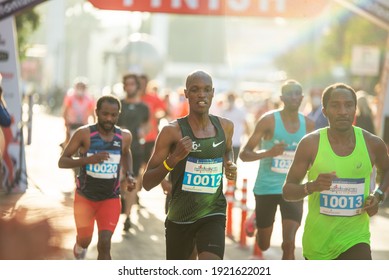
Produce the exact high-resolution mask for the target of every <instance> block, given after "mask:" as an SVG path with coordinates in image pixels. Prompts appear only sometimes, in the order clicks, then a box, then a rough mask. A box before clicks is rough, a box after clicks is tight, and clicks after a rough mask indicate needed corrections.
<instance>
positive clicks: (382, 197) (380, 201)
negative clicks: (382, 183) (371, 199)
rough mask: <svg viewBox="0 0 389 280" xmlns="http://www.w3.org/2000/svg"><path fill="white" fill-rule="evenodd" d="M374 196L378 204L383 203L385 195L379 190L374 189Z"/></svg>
mask: <svg viewBox="0 0 389 280" xmlns="http://www.w3.org/2000/svg"><path fill="white" fill-rule="evenodd" d="M374 195H375V196H376V197H378V199H379V203H382V202H383V201H384V199H385V194H384V192H383V191H381V190H380V189H376V190H375V192H374Z"/></svg>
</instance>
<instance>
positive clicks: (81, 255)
mask: <svg viewBox="0 0 389 280" xmlns="http://www.w3.org/2000/svg"><path fill="white" fill-rule="evenodd" d="M77 247H78V246H77V243H75V244H74V247H73V255H74V258H75V259H76V260H84V259H85V256H86V252H87V250H88V249H86V248H81V247H80V248H81V250H79V249H78V248H77Z"/></svg>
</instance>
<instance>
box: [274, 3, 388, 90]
mask: <svg viewBox="0 0 389 280" xmlns="http://www.w3.org/2000/svg"><path fill="white" fill-rule="evenodd" d="M322 16H323V17H325V20H323V18H318V19H317V20H316V21H315V23H313V24H312V26H311V29H310V32H309V34H308V36H306V37H305V40H304V41H302V43H301V44H299V45H296V46H295V47H294V48H290V49H289V50H288V52H287V53H284V54H282V55H281V56H279V57H278V58H277V59H276V64H277V66H278V67H279V68H280V69H283V70H284V71H286V72H287V75H288V76H289V77H293V78H295V79H297V80H299V81H301V82H302V83H303V84H306V85H322V86H325V85H328V84H330V83H333V82H339V80H340V79H341V80H342V81H343V82H347V83H350V84H352V85H353V86H355V87H359V86H362V85H363V87H364V89H365V90H366V91H369V92H370V93H374V87H375V85H376V84H377V83H378V82H379V77H380V76H381V73H379V74H378V75H377V76H376V77H361V76H354V75H352V73H351V72H350V66H351V59H352V55H351V54H352V48H353V46H354V45H368V46H377V47H378V48H379V49H380V51H381V54H382V56H383V55H384V54H385V44H386V40H387V36H388V33H387V31H385V30H384V29H382V28H380V27H378V26H377V25H375V24H373V23H371V22H370V21H368V20H367V19H365V18H364V17H361V16H359V15H357V14H355V13H353V12H351V11H348V10H346V9H344V8H341V7H340V6H339V5H335V4H334V5H331V6H330V8H329V9H328V11H327V12H326V13H324V14H323V15H322ZM324 22H325V23H326V25H323V23H324ZM382 61H383V60H382ZM381 69H382V67H380V71H381Z"/></svg>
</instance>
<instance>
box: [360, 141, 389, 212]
mask: <svg viewBox="0 0 389 280" xmlns="http://www.w3.org/2000/svg"><path fill="white" fill-rule="evenodd" d="M365 140H367V143H368V147H369V151H370V153H371V157H373V163H374V165H375V166H376V167H377V170H378V173H379V174H380V178H381V180H380V182H379V187H378V188H379V190H380V191H382V192H383V193H384V194H385V192H386V191H387V189H388V185H389V157H388V153H387V147H386V144H385V143H384V141H383V140H382V139H381V138H379V137H377V136H375V135H371V134H369V135H366V134H365ZM378 204H379V199H378V197H377V196H375V195H374V194H371V195H370V196H369V197H368V198H367V199H366V203H365V207H364V210H365V211H366V212H367V214H368V215H369V216H370V217H371V216H374V215H375V214H377V212H378Z"/></svg>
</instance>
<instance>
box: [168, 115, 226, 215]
mask: <svg viewBox="0 0 389 280" xmlns="http://www.w3.org/2000/svg"><path fill="white" fill-rule="evenodd" d="M209 117H210V120H211V122H212V124H213V126H214V127H215V128H216V135H215V137H209V138H196V137H195V136H194V134H193V131H192V129H191V127H190V125H189V123H188V118H187V117H184V118H181V119H178V120H177V121H178V124H179V126H180V128H181V132H182V136H183V137H184V136H189V137H190V138H191V139H192V140H193V144H192V151H191V152H190V153H189V155H188V156H187V157H186V158H185V159H184V160H182V161H180V162H179V163H178V164H177V165H176V166H175V167H174V170H173V171H172V172H170V176H171V177H170V178H171V181H172V186H173V189H172V199H171V202H170V205H169V211H168V219H169V220H170V221H172V222H176V223H193V222H195V221H197V220H199V219H201V218H204V217H207V216H212V215H225V213H226V205H227V204H226V199H225V197H224V194H223V158H224V154H225V150H226V137H225V135H224V130H223V128H222V126H221V124H220V121H219V119H218V118H217V117H216V116H212V115H210V116H209Z"/></svg>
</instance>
